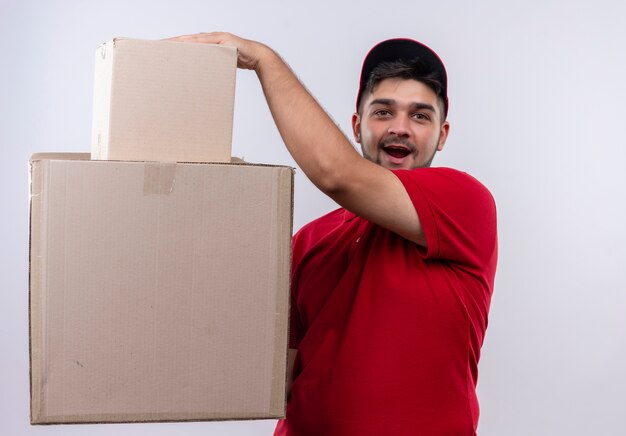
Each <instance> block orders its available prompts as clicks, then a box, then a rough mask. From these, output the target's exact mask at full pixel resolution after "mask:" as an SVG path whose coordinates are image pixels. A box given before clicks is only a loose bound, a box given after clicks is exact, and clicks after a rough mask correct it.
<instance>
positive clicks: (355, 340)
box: [275, 168, 497, 436]
mask: <svg viewBox="0 0 626 436" xmlns="http://www.w3.org/2000/svg"><path fill="white" fill-rule="evenodd" d="M394 173H395V174H396V176H397V177H398V178H399V179H400V181H401V182H402V183H403V185H404V187H405V188H406V190H407V192H408V193H409V196H410V198H411V200H412V202H413V204H414V206H415V210H416V211H417V213H418V216H419V218H420V221H421V223H422V226H423V228H424V233H425V235H426V240H427V242H428V248H423V247H420V246H418V245H416V244H415V243H412V242H410V241H408V240H406V239H404V238H402V237H400V236H398V235H396V234H395V233H392V232H390V231H388V230H386V229H384V228H382V227H379V226H377V225H374V224H372V223H370V222H368V221H366V220H365V219H362V218H360V217H358V216H355V215H354V214H352V213H350V212H348V211H346V210H344V209H338V210H336V211H334V212H331V213H329V214H328V215H325V216H323V217H321V218H319V219H317V220H315V221H313V222H311V223H309V224H308V225H306V226H305V227H303V228H302V229H301V230H300V231H299V232H298V233H297V234H296V235H295V236H294V238H293V271H292V305H291V310H292V312H291V332H290V347H291V348H297V349H298V356H297V359H296V363H295V368H294V382H293V385H292V388H291V396H290V399H289V402H288V404H287V417H286V419H285V420H281V421H279V423H278V425H277V427H276V432H275V434H276V435H318V436H319V435H324V436H332V435H342V436H343V435H358V436H366V435H394V436H399V435H455V436H458V435H473V434H475V431H476V426H477V422H478V401H477V398H476V381H477V365H478V360H479V356H480V347H481V345H482V343H483V338H484V334H485V330H486V328H487V314H488V310H489V303H490V299H491V293H492V289H493V281H494V275H495V268H496V258H497V237H496V210H495V204H494V201H493V198H492V197H491V194H490V193H489V191H488V190H487V189H486V188H485V187H484V186H483V185H481V184H480V183H479V182H478V181H477V180H476V179H474V178H472V177H471V176H469V175H468V174H466V173H463V172H460V171H456V170H453V169H449V168H421V169H416V170H398V171H394Z"/></svg>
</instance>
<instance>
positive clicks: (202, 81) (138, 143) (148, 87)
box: [91, 38, 237, 162]
mask: <svg viewBox="0 0 626 436" xmlns="http://www.w3.org/2000/svg"><path fill="white" fill-rule="evenodd" d="M236 68H237V52H236V49H234V48H232V47H225V46H219V45H213V44H193V43H180V42H173V41H149V40H137V39H122V38H117V39H113V40H111V41H109V42H107V43H106V44H103V45H102V46H100V48H98V49H97V50H96V62H95V82H94V97H93V124H92V138H91V158H92V159H99V160H135V161H166V162H230V156H231V141H232V128H233V106H234V100H235V75H236Z"/></svg>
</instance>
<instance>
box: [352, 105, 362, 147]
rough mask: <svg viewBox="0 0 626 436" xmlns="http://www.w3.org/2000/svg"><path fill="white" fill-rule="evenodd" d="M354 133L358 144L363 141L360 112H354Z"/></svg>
mask: <svg viewBox="0 0 626 436" xmlns="http://www.w3.org/2000/svg"><path fill="white" fill-rule="evenodd" d="M352 134H353V135H354V140H355V141H356V143H357V144H360V143H361V115H359V114H358V113H356V112H355V113H353V114H352Z"/></svg>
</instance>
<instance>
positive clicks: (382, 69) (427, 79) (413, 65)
mask: <svg viewBox="0 0 626 436" xmlns="http://www.w3.org/2000/svg"><path fill="white" fill-rule="evenodd" d="M385 79H404V80H416V81H418V82H421V83H423V84H424V85H426V86H428V87H429V88H430V89H432V91H433V92H434V93H435V95H436V96H437V102H438V103H439V109H440V111H441V117H442V120H441V121H442V122H443V121H445V116H446V115H445V101H444V97H443V96H442V95H441V93H442V90H443V84H442V83H441V80H440V79H439V77H438V75H437V73H435V72H433V71H432V69H430V68H428V67H427V66H424V65H423V64H421V63H420V62H419V60H412V61H405V60H399V61H393V62H381V63H380V64H378V65H377V66H376V67H375V68H374V69H373V70H372V72H371V74H370V76H369V78H368V79H367V83H366V85H365V89H364V94H365V93H368V94H371V93H372V92H373V91H374V88H376V86H377V85H378V84H379V83H380V82H382V81H383V80H385ZM363 101H365V99H361V104H362V103H363ZM361 109H362V107H359V111H360V110H361Z"/></svg>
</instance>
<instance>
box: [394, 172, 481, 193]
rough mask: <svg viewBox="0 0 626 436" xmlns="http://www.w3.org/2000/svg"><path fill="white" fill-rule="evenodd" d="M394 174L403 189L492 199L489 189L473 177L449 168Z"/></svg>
mask: <svg viewBox="0 0 626 436" xmlns="http://www.w3.org/2000/svg"><path fill="white" fill-rule="evenodd" d="M394 174H395V175H396V176H397V177H398V178H399V179H400V181H401V182H402V184H403V185H404V186H405V188H407V189H409V188H410V187H411V186H413V187H420V186H423V187H424V186H428V187H429V188H431V189H433V188H434V189H437V188H439V189H444V190H446V191H448V190H450V189H452V190H459V192H463V193H465V194H466V193H467V192H468V191H470V192H471V191H473V192H474V193H475V194H477V195H479V196H481V195H484V196H485V197H486V198H492V196H491V192H490V191H489V189H488V188H487V187H486V186H485V185H484V184H483V183H482V182H481V181H480V180H478V179H477V178H476V177H474V176H473V175H471V174H469V173H467V172H465V171H463V170H459V169H456V168H449V167H428V168H415V169H412V170H395V171H394Z"/></svg>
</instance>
